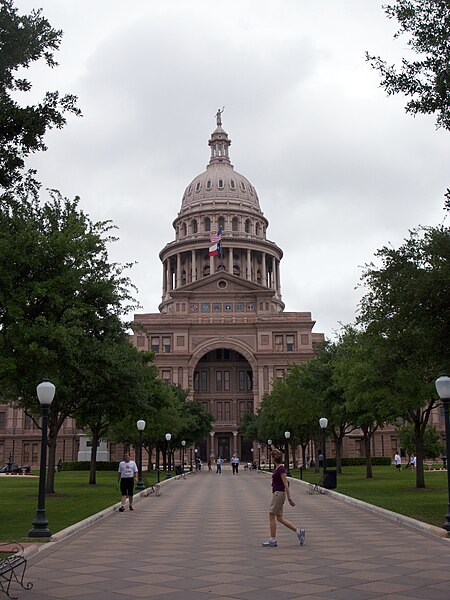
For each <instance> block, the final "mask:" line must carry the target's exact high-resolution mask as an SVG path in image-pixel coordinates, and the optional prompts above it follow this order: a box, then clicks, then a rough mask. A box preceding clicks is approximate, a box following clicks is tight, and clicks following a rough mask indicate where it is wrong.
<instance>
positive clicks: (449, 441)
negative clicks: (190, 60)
mask: <svg viewBox="0 0 450 600" xmlns="http://www.w3.org/2000/svg"><path fill="white" fill-rule="evenodd" d="M435 385H436V391H437V393H438V396H439V398H440V399H441V400H442V403H443V405H444V418H445V447H446V450H447V452H446V454H447V490H448V506H447V514H446V515H445V523H444V525H442V527H443V528H444V529H445V530H446V531H447V532H450V418H449V408H448V406H449V404H450V377H449V376H448V375H441V376H440V377H438V378H437V379H436V382H435Z"/></svg>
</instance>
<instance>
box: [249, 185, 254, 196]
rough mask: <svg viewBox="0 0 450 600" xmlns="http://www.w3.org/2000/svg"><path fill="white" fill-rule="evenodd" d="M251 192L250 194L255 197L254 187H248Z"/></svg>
mask: <svg viewBox="0 0 450 600" xmlns="http://www.w3.org/2000/svg"><path fill="white" fill-rule="evenodd" d="M248 187H249V190H250V194H251V195H252V196H253V187H252V186H251V185H249V186H248Z"/></svg>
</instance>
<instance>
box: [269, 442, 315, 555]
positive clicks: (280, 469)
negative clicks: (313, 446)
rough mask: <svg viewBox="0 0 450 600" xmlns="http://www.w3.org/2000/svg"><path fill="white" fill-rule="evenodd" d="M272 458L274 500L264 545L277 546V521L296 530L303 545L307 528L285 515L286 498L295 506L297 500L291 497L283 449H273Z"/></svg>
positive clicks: (271, 503)
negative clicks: (299, 526)
mask: <svg viewBox="0 0 450 600" xmlns="http://www.w3.org/2000/svg"><path fill="white" fill-rule="evenodd" d="M272 460H273V463H274V471H273V473H272V500H271V502H270V507H269V528H270V538H269V539H268V540H266V541H264V542H262V546H264V547H266V548H276V547H277V546H278V542H277V521H278V523H281V524H282V525H284V526H285V527H287V528H288V529H290V530H291V531H295V534H296V535H297V538H298V540H299V542H300V546H303V544H304V543H305V530H304V529H299V528H298V527H296V526H295V525H293V524H292V523H291V522H290V521H288V520H287V519H285V518H284V517H283V505H284V503H285V501H286V498H287V500H288V502H289V504H290V505H291V506H295V502H294V500H293V499H292V498H291V492H290V490H289V482H288V479H287V477H286V468H285V466H284V464H282V462H283V453H282V452H281V450H277V449H276V448H274V449H273V450H272Z"/></svg>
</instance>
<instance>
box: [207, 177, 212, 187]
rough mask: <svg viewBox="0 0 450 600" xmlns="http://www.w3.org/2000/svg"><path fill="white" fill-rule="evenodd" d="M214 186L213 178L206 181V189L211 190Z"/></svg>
mask: <svg viewBox="0 0 450 600" xmlns="http://www.w3.org/2000/svg"><path fill="white" fill-rule="evenodd" d="M211 188H212V181H211V179H208V181H207V182H206V189H207V190H210V189H211Z"/></svg>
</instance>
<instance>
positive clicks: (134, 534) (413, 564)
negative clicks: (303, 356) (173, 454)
mask: <svg viewBox="0 0 450 600" xmlns="http://www.w3.org/2000/svg"><path fill="white" fill-rule="evenodd" d="M291 489H292V496H293V498H294V499H295V500H296V503H297V504H296V506H295V507H294V508H289V507H286V513H285V514H286V516H287V518H289V519H290V520H292V521H293V522H294V523H296V524H298V525H299V526H301V527H305V529H306V543H305V545H304V546H300V545H299V544H298V541H297V538H296V536H295V534H294V533H292V532H290V531H289V530H287V529H286V528H284V527H279V531H278V548H263V547H261V541H262V540H263V539H265V538H267V537H268V518H267V508H268V503H269V499H270V479H269V477H268V476H267V475H264V474H260V473H256V472H245V471H242V473H240V474H239V475H238V476H233V475H232V474H231V471H230V470H229V466H226V467H225V468H224V469H223V474H222V475H221V476H220V475H215V473H208V472H202V473H199V474H197V475H195V476H194V475H191V476H189V477H187V479H186V480H171V481H170V482H167V483H165V484H163V486H162V495H161V497H159V498H157V497H155V496H150V497H148V498H142V499H139V502H136V503H135V511H134V512H130V511H128V510H127V511H126V512H125V513H119V512H117V511H114V512H113V513H111V516H109V517H107V518H104V519H102V520H101V521H99V522H98V523H97V524H95V525H92V526H90V527H87V528H85V529H83V530H82V531H80V532H79V533H77V534H75V535H72V536H70V537H69V538H67V539H65V540H63V541H61V542H57V543H54V544H50V545H49V546H48V547H46V548H45V550H43V551H41V552H39V553H38V554H36V555H34V556H33V557H31V559H30V561H29V569H28V573H27V574H28V576H29V579H30V580H31V581H32V582H33V583H34V588H33V590H31V591H29V592H27V591H23V590H19V593H18V595H19V597H20V599H21V600H53V599H55V598H59V599H61V598H68V599H71V600H72V599H78V598H80V599H82V600H90V599H95V600H125V599H135V598H150V599H151V600H160V599H161V600H162V599H164V600H206V599H208V600H219V599H220V600H230V599H238V598H239V599H245V600H247V599H248V600H265V599H270V600H274V599H276V600H294V599H296V598H302V599H303V600H308V599H311V600H312V599H314V600H320V599H322V600H325V599H330V598H335V599H340V600H365V599H370V598H377V599H378V600H380V599H383V600H387V599H389V600H417V599H418V598H424V599H427V600H448V598H449V597H450V569H449V565H450V541H449V540H446V539H442V538H439V537H436V536H432V535H430V534H427V533H423V532H420V531H415V530H413V529H409V528H406V527H403V526H400V525H398V524H396V523H394V522H392V521H389V520H386V519H385V518H382V517H380V516H378V515H376V514H372V513H371V512H367V511H364V510H361V509H360V508H357V507H355V506H351V505H348V504H346V503H343V502H340V501H336V500H333V499H331V498H330V497H327V496H325V495H317V494H314V495H308V494H307V492H306V486H305V485H304V484H301V483H300V482H296V481H295V482H293V483H292V484H291ZM50 527H51V523H50ZM16 591H17V588H16V587H15V588H14V592H16ZM14 595H17V594H14Z"/></svg>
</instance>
